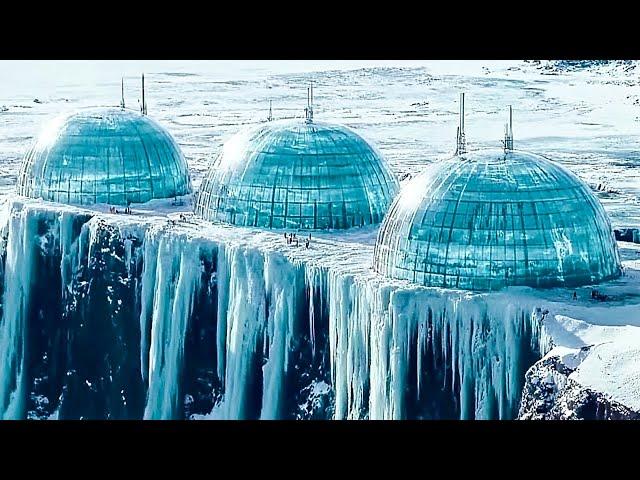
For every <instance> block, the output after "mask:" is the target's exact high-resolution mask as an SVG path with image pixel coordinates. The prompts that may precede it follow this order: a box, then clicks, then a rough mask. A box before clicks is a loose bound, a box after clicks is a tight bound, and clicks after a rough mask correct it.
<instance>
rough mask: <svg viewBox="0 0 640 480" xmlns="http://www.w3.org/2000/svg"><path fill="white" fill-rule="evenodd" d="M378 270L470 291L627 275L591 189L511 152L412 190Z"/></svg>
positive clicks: (385, 234)
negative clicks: (622, 268)
mask: <svg viewBox="0 0 640 480" xmlns="http://www.w3.org/2000/svg"><path fill="white" fill-rule="evenodd" d="M374 269H375V270H376V271H377V272H379V273H381V274H384V275H386V276H388V277H391V278H396V279H403V280H409V281H411V282H415V283H418V284H421V285H425V286H434V287H446V288H460V289H468V290H497V289H500V288H502V287H505V286H509V285H521V286H530V287H556V286H557V287H562V286H564V287H575V286H580V285H587V284H593V283H597V282H600V281H605V280H609V279H612V278H615V277H617V276H619V275H620V273H621V269H620V258H619V253H618V248H617V244H616V241H615V238H614V234H613V231H612V228H611V224H610V221H609V218H608V216H607V214H606V213H605V211H604V209H603V207H602V205H601V204H600V202H599V201H598V199H597V198H596V197H595V196H594V195H593V194H592V193H591V191H590V189H589V187H588V186H587V185H586V184H585V183H584V182H582V181H581V180H580V179H579V178H578V177H576V176H575V175H573V174H572V173H570V172H569V171H567V170H566V169H564V168H563V167H561V166H559V165H557V164H556V163H553V162H551V161H550V160H548V159H546V158H544V157H542V156H540V155H535V154H531V153H525V152H520V151H511V152H509V153H505V152H504V151H503V150H483V151H477V152H471V153H468V154H463V155H460V156H456V157H453V158H451V159H449V160H446V161H443V162H440V163H437V164H434V165H432V166H430V167H429V168H428V169H427V170H426V171H425V172H424V173H423V174H421V175H419V176H418V177H416V178H414V179H413V180H411V181H410V182H409V183H408V184H407V185H406V186H404V187H403V188H402V190H401V192H400V194H399V195H398V197H397V198H396V200H395V201H394V203H393V204H392V206H391V207H390V209H389V213H388V215H387V217H386V218H385V220H384V222H383V224H382V226H381V227H380V231H379V232H378V239H377V242H376V246H375V252H374Z"/></svg>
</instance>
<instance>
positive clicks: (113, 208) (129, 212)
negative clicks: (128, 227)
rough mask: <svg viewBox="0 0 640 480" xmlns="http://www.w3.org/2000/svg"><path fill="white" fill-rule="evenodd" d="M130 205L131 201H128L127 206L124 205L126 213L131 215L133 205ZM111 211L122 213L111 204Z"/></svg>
mask: <svg viewBox="0 0 640 480" xmlns="http://www.w3.org/2000/svg"><path fill="white" fill-rule="evenodd" d="M129 205H131V203H127V206H126V207H124V213H125V214H127V215H131V207H130V206H129ZM109 213H120V212H119V211H118V209H117V208H116V207H114V206H109Z"/></svg>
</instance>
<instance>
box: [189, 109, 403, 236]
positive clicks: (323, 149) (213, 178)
mask: <svg viewBox="0 0 640 480" xmlns="http://www.w3.org/2000/svg"><path fill="white" fill-rule="evenodd" d="M397 191H398V182H397V181H396V179H395V177H394V176H393V174H392V173H391V171H390V170H389V167H388V166H387V164H386V162H385V160H384V159H383V157H382V155H381V154H380V153H379V152H378V151H377V150H376V149H374V148H373V147H372V146H371V145H369V144H368V143H367V142H366V141H365V140H364V139H363V138H362V137H360V136H359V135H358V134H357V133H355V132H354V131H353V130H351V129H349V128H347V127H344V126H340V125H332V124H328V123H322V122H305V121H303V120H297V121H276V122H269V123H265V124H263V125H260V126H258V127H256V128H251V129H248V130H246V131H243V132H240V133H239V134H237V135H235V136H234V137H232V138H231V139H230V140H229V141H228V142H227V143H225V145H224V147H223V149H222V152H221V153H220V155H219V156H218V157H217V158H216V160H215V161H214V162H213V163H212V165H211V168H210V169H209V171H208V173H207V175H206V177H205V179H204V180H203V182H202V186H201V188H200V191H199V192H198V198H197V200H196V206H195V213H196V215H198V216H200V217H203V218H205V219H207V220H212V221H220V222H224V223H230V224H233V225H241V226H251V227H262V228H286V229H307V230H324V229H345V228H350V227H359V226H364V225H371V224H378V223H380V222H381V221H382V218H383V217H384V214H385V213H386V211H387V209H388V207H389V205H390V204H391V201H392V200H393V198H394V196H395V194H396V193H397Z"/></svg>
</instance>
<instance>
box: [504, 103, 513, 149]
mask: <svg viewBox="0 0 640 480" xmlns="http://www.w3.org/2000/svg"><path fill="white" fill-rule="evenodd" d="M504 151H505V153H506V152H512V151H513V110H512V109H511V105H509V123H507V124H505V126H504Z"/></svg>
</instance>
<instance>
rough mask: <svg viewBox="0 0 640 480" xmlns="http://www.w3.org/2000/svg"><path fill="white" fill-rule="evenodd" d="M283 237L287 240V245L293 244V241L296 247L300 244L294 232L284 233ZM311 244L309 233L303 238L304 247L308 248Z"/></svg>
mask: <svg viewBox="0 0 640 480" xmlns="http://www.w3.org/2000/svg"><path fill="white" fill-rule="evenodd" d="M284 239H285V240H286V241H287V245H293V244H294V243H295V245H296V247H299V246H300V238H298V236H297V235H296V234H295V233H287V232H285V233H284ZM309 245H311V234H309V237H307V238H305V239H304V248H309Z"/></svg>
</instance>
